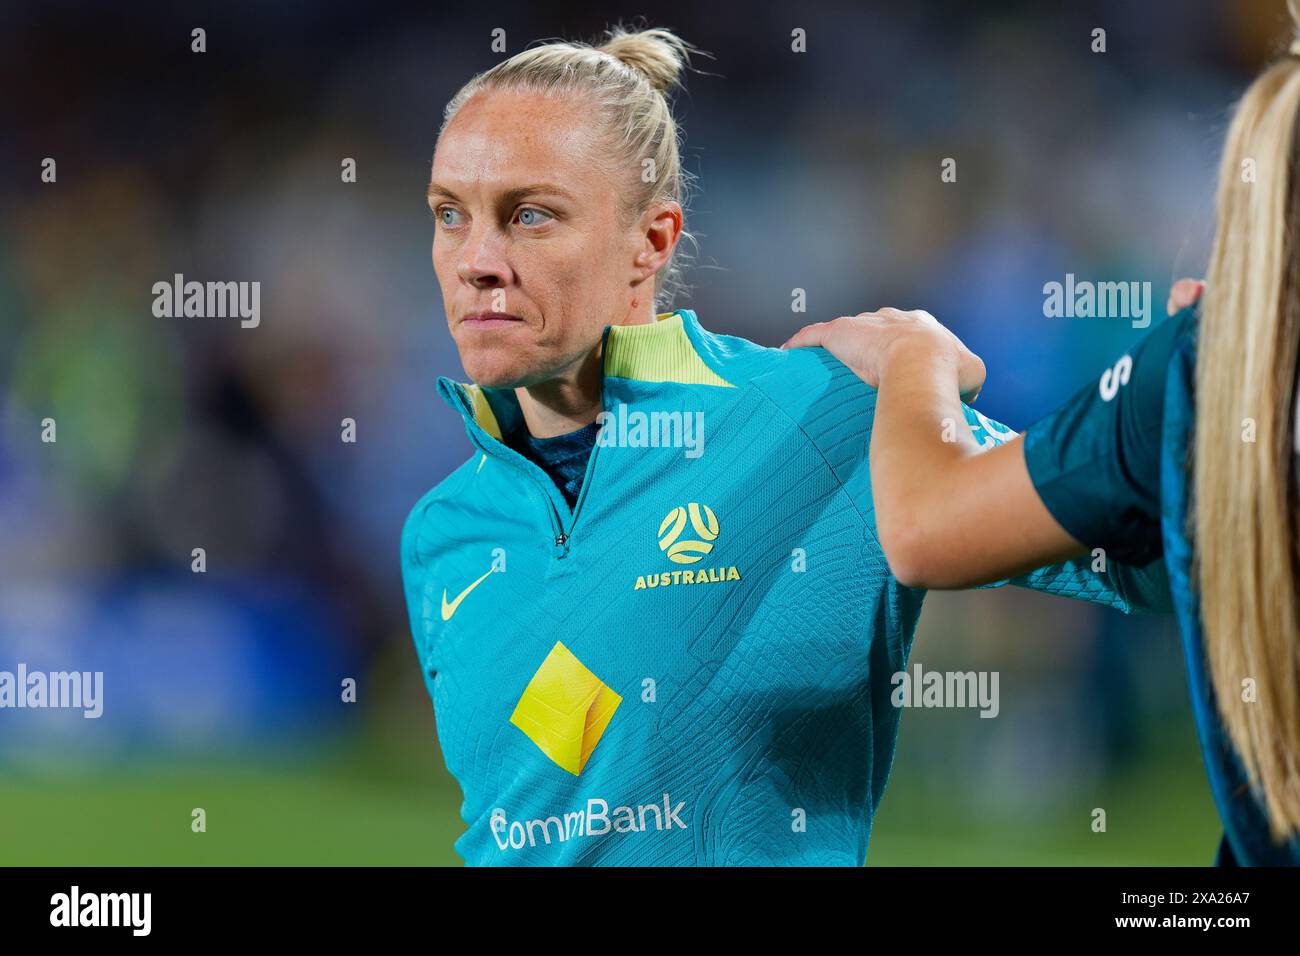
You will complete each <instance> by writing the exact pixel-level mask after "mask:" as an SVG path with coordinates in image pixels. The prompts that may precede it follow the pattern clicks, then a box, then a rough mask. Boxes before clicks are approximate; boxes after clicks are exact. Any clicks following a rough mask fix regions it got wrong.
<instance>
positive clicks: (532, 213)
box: [519, 208, 554, 226]
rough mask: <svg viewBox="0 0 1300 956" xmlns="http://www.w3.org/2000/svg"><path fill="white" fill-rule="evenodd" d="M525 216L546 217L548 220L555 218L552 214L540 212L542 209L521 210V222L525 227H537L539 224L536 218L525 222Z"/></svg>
mask: <svg viewBox="0 0 1300 956" xmlns="http://www.w3.org/2000/svg"><path fill="white" fill-rule="evenodd" d="M525 216H533V217H537V216H545V217H546V218H548V219H551V218H554V217H552V216H551V214H550V213H548V212H543V211H542V210H540V209H531V208H530V209H521V210H519V222H520V223H521V224H522V225H525V226H535V225H537V222H536V219H535V218H534V219H532V220H525V219H524V217H525Z"/></svg>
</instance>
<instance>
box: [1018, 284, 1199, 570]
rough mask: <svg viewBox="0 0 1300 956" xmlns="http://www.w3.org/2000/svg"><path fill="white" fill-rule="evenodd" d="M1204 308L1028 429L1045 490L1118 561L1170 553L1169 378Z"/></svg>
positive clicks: (1068, 520)
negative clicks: (1163, 446)
mask: <svg viewBox="0 0 1300 956" xmlns="http://www.w3.org/2000/svg"><path fill="white" fill-rule="evenodd" d="M1194 323H1195V311H1194V309H1184V310H1183V311H1182V312H1180V313H1178V314H1177V315H1176V316H1174V317H1173V318H1170V319H1168V320H1166V321H1165V322H1163V323H1161V324H1160V325H1159V326H1157V327H1156V328H1154V329H1152V330H1151V332H1149V333H1148V334H1147V335H1146V336H1145V337H1144V338H1143V339H1142V340H1141V341H1140V342H1139V343H1138V345H1137V346H1136V347H1135V348H1134V349H1132V350H1131V351H1130V352H1128V353H1125V354H1124V355H1122V356H1120V358H1119V359H1118V360H1117V361H1116V362H1115V363H1114V364H1113V365H1112V366H1111V367H1110V368H1108V369H1106V370H1105V371H1104V372H1103V373H1102V375H1101V377H1100V378H1099V379H1098V380H1097V382H1096V383H1094V384H1091V385H1088V386H1087V387H1085V388H1084V389H1083V390H1082V391H1080V392H1079V393H1078V394H1077V395H1075V397H1074V398H1072V399H1071V400H1070V401H1068V402H1066V404H1064V405H1062V406H1061V407H1060V408H1058V409H1057V410H1056V411H1054V412H1052V413H1051V414H1050V415H1048V416H1047V417H1046V418H1044V419H1042V420H1041V421H1039V422H1036V423H1035V424H1034V425H1032V426H1030V428H1029V430H1028V431H1027V432H1026V433H1025V464H1026V466H1027V467H1028V469H1029V478H1030V480H1031V481H1032V482H1033V484H1034V488H1035V490H1036V491H1037V492H1038V496H1039V497H1040V498H1041V499H1042V501H1043V504H1044V505H1045V506H1046V507H1047V510H1048V511H1049V512H1051V515H1052V517H1053V518H1055V519H1056V521H1057V523H1058V524H1060V526H1061V527H1062V528H1064V529H1065V530H1066V531H1067V532H1069V533H1070V535H1071V536H1073V537H1074V538H1075V539H1076V540H1078V541H1080V542H1081V543H1083V544H1085V545H1087V546H1088V547H1090V548H1101V549H1103V550H1104V551H1105V552H1106V554H1107V555H1108V556H1109V557H1111V558H1113V559H1115V560H1117V561H1126V562H1131V563H1137V564H1141V563H1145V562H1148V561H1151V560H1153V559H1156V558H1160V557H1161V556H1162V551H1163V549H1162V546H1161V536H1160V436H1161V431H1162V426H1163V418H1164V395H1165V379H1166V377H1167V375H1168V371H1169V365H1170V362H1171V361H1172V356H1173V352H1174V349H1175V347H1176V346H1177V345H1178V343H1179V342H1180V341H1182V340H1183V338H1184V336H1187V335H1189V334H1190V333H1191V331H1192V329H1193V328H1194Z"/></svg>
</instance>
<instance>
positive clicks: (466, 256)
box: [456, 225, 510, 289]
mask: <svg viewBox="0 0 1300 956" xmlns="http://www.w3.org/2000/svg"><path fill="white" fill-rule="evenodd" d="M501 240H502V237H501V236H500V234H499V233H497V232H496V231H495V230H493V229H492V227H491V226H490V225H489V226H485V227H483V228H481V229H475V230H474V231H472V232H471V234H470V237H469V239H468V240H467V241H466V243H465V245H464V246H463V247H462V248H461V258H460V263H459V264H458V265H457V267H456V273H457V275H459V276H460V280H461V281H462V282H464V283H466V284H468V285H472V286H474V288H476V289H495V288H498V287H500V286H504V285H507V284H509V281H510V263H509V261H508V260H507V259H506V256H505V254H504V252H503V250H502V248H501Z"/></svg>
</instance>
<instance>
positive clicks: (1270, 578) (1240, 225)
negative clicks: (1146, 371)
mask: <svg viewBox="0 0 1300 956" xmlns="http://www.w3.org/2000/svg"><path fill="white" fill-rule="evenodd" d="M1289 6H1290V8H1291V14H1292V17H1293V19H1295V20H1296V21H1297V24H1298V25H1300V3H1298V2H1297V0H1289ZM1297 117H1300V40H1298V41H1297V42H1296V43H1294V44H1293V45H1292V47H1291V51H1290V52H1289V53H1288V54H1287V55H1286V56H1284V57H1283V58H1282V59H1281V60H1280V61H1279V62H1277V63H1275V64H1273V65H1272V66H1270V67H1269V68H1268V69H1267V70H1265V71H1264V73H1263V74H1262V75H1261V76H1260V77H1259V78H1258V79H1256V80H1255V82H1254V83H1253V84H1251V86H1250V88H1249V89H1248V90H1247V91H1246V95H1245V96H1244V97H1243V98H1242V100H1241V102H1240V104H1239V105H1238V107H1237V110H1236V115H1235V116H1234V118H1233V121H1232V125H1231V127H1230V128H1229V130H1228V137H1227V143H1226V145H1225V147H1224V151H1223V159H1222V163H1221V165H1220V168H1219V189H1218V200H1217V206H1218V230H1217V232H1216V235H1215V241H1214V249H1213V253H1212V255H1211V260H1210V267H1209V272H1208V275H1207V277H1206V278H1207V284H1206V291H1205V297H1204V301H1203V302H1202V304H1201V319H1200V332H1199V335H1200V340H1199V346H1198V352H1197V354H1198V359H1197V369H1196V442H1195V463H1196V464H1195V468H1196V478H1195V502H1196V505H1195V511H1196V519H1195V522H1196V523H1195V536H1196V553H1197V562H1198V567H1197V579H1198V581H1199V585H1200V592H1201V594H1200V598H1201V615H1202V620H1203V624H1204V630H1205V646H1206V654H1207V657H1208V660H1209V666H1210V674H1211V677H1212V679H1213V683H1214V692H1215V696H1216V698H1217V700H1218V706H1219V712H1220V714H1221V715H1222V717H1223V722H1224V726H1225V727H1226V729H1227V732H1228V735H1229V736H1230V738H1231V740H1232V743H1233V745H1234V746H1235V747H1236V749H1237V751H1238V753H1239V754H1240V755H1241V758H1242V762H1243V764H1244V765H1245V768H1246V771H1247V773H1248V774H1249V776H1250V780H1251V783H1252V785H1253V786H1255V787H1256V788H1257V790H1258V792H1259V793H1260V795H1261V796H1262V798H1263V802H1264V806H1265V808H1266V809H1267V812H1268V818H1269V824H1270V827H1271V829H1272V832H1273V836H1274V838H1275V839H1278V840H1281V839H1282V838H1285V837H1288V836H1292V835H1294V834H1297V833H1300V537H1298V534H1300V523H1298V521H1297V503H1298V501H1297V489H1296V475H1295V472H1294V469H1293V466H1292V456H1293V453H1294V449H1295V438H1294V435H1295V426H1296V422H1295V411H1294V409H1295V399H1296V394H1295V390H1296V357H1297V347H1298V345H1300V244H1298V243H1297V239H1300V188H1298V187H1300V184H1298V183H1297V177H1298V174H1300V154H1298V153H1297V150H1298V149H1300V140H1297V136H1296V122H1297ZM1248 420H1253V422H1254V426H1253V427H1254V430H1255V433H1254V435H1253V436H1252V435H1251V434H1250V429H1251V427H1252V426H1251V422H1250V421H1248ZM1247 680H1252V681H1254V683H1255V689H1256V697H1257V699H1254V700H1247V699H1246V698H1247V697H1249V696H1251V695H1249V694H1247V693H1246V688H1247V686H1248V685H1247V684H1245V681H1247Z"/></svg>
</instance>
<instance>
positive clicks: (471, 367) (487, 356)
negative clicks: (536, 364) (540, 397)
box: [460, 349, 530, 388]
mask: <svg viewBox="0 0 1300 956" xmlns="http://www.w3.org/2000/svg"><path fill="white" fill-rule="evenodd" d="M460 363H461V365H463V366H465V374H467V375H468V376H469V379H470V381H471V382H473V383H474V384H475V385H481V386H483V387H484V388H519V387H520V386H522V385H524V384H526V383H527V382H528V380H529V378H530V375H529V371H530V370H529V369H528V368H527V367H526V365H525V363H523V362H521V361H519V360H518V358H517V357H515V356H509V355H502V354H500V353H499V352H498V353H496V354H493V352H492V350H487V349H484V350H481V351H480V350H477V349H475V350H472V351H462V352H461V355H460Z"/></svg>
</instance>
